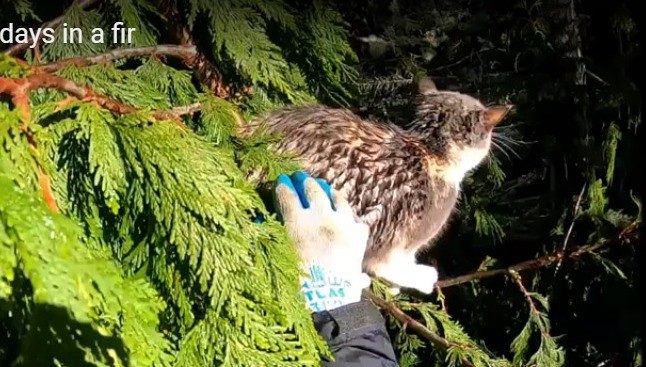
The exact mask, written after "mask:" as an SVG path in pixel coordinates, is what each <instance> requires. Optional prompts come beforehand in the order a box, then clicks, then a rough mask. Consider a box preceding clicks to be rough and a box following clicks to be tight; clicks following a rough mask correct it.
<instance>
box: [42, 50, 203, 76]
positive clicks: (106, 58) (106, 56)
mask: <svg viewBox="0 0 646 367" xmlns="http://www.w3.org/2000/svg"><path fill="white" fill-rule="evenodd" d="M196 55H197V50H196V48H195V46H181V45H159V46H153V47H137V48H126V49H117V50H111V51H109V52H105V53H102V54H98V55H94V56H88V57H74V58H69V59H64V60H60V61H56V62H52V63H49V64H43V65H38V66H37V68H38V69H40V70H42V71H45V72H50V73H51V72H56V71H58V70H61V69H63V68H66V67H69V66H78V67H82V66H90V65H95V64H103V63H108V62H111V61H114V60H119V59H127V58H135V57H143V56H170V57H176V58H179V59H181V60H189V59H192V58H194V57H196Z"/></svg>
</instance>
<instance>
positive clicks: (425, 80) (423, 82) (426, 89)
mask: <svg viewBox="0 0 646 367" xmlns="http://www.w3.org/2000/svg"><path fill="white" fill-rule="evenodd" d="M417 91H418V92H419V93H421V94H429V93H433V92H437V87H436V86H435V83H433V81H432V80H431V78H429V77H427V76H424V77H422V78H420V79H419V81H418V82H417Z"/></svg>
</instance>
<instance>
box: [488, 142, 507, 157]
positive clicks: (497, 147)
mask: <svg viewBox="0 0 646 367" xmlns="http://www.w3.org/2000/svg"><path fill="white" fill-rule="evenodd" d="M491 144H492V145H493V146H494V147H496V149H497V150H498V151H500V152H501V153H502V154H504V155H505V156H506V157H507V159H509V160H510V161H511V157H510V156H509V154H507V152H506V151H505V150H504V149H502V147H501V146H500V145H498V144H497V143H496V142H495V141H494V140H491Z"/></svg>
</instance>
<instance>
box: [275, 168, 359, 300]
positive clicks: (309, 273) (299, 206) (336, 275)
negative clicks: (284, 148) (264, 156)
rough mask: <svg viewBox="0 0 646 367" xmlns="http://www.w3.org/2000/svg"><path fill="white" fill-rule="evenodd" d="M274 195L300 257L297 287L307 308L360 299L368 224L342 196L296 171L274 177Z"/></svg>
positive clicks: (327, 185)
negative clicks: (299, 275)
mask: <svg viewBox="0 0 646 367" xmlns="http://www.w3.org/2000/svg"><path fill="white" fill-rule="evenodd" d="M274 199H275V202H276V206H277V209H278V211H279V214H280V215H281V216H282V219H283V221H284V223H285V226H286V228H287V231H288V233H289V235H290V237H291V239H292V240H293V241H294V244H295V246H296V251H297V252H298V254H299V255H300V257H301V267H302V269H303V271H304V275H303V276H302V278H301V291H302V292H303V294H304V295H305V298H306V300H307V304H308V306H309V308H310V309H311V310H312V311H313V312H320V311H324V310H331V309H334V308H337V307H340V306H343V305H347V304H350V303H354V302H358V301H360V300H361V291H362V290H363V289H364V288H366V287H368V286H369V285H370V278H369V277H368V275H367V274H365V273H364V272H363V271H362V266H361V264H362V261H363V255H364V252H365V250H366V245H367V243H368V234H369V230H368V226H367V225H365V224H363V223H359V222H358V221H356V220H355V218H354V215H353V212H352V209H351V208H350V205H349V204H348V202H347V201H346V200H345V198H344V197H343V196H342V195H341V194H340V193H339V192H338V191H336V190H332V189H331V187H330V185H329V184H328V183H327V182H325V181H323V180H320V179H318V180H315V179H314V178H312V177H310V176H309V175H308V174H306V173H305V172H302V171H298V172H296V173H294V174H293V175H291V177H290V176H287V175H280V176H279V177H278V179H277V180H276V186H275V189H274Z"/></svg>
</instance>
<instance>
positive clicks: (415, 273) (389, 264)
mask: <svg viewBox="0 0 646 367" xmlns="http://www.w3.org/2000/svg"><path fill="white" fill-rule="evenodd" d="M364 266H365V267H366V270H367V271H368V272H369V273H370V274H372V275H373V276H377V277H380V278H383V279H385V280H387V281H389V282H392V283H394V284H395V285H397V286H400V287H406V288H413V289H416V290H418V291H420V292H422V293H424V294H430V293H432V292H433V288H434V287H435V283H436V282H437V278H438V274H437V270H435V268H434V267H432V266H428V265H422V264H417V263H416V260H415V253H414V252H412V251H407V250H401V249H392V250H391V251H390V252H389V253H387V254H382V255H381V256H379V257H378V258H377V257H372V256H370V255H369V254H366V258H365V259H364Z"/></svg>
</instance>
